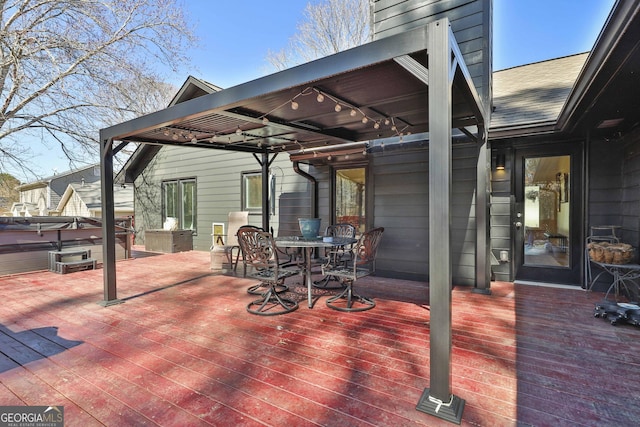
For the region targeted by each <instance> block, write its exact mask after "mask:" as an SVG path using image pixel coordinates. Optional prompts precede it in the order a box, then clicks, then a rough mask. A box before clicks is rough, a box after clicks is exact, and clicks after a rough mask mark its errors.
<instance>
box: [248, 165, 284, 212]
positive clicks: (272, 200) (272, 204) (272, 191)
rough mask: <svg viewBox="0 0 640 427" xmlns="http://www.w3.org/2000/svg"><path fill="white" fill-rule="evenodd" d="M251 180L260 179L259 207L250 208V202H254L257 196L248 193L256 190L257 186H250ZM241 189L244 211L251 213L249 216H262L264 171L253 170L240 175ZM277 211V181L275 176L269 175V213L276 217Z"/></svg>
mask: <svg viewBox="0 0 640 427" xmlns="http://www.w3.org/2000/svg"><path fill="white" fill-rule="evenodd" d="M251 178H254V179H255V178H259V183H260V185H259V186H258V187H257V188H259V192H260V193H259V195H258V197H257V198H258V199H259V200H260V202H259V203H258V205H257V206H255V207H254V206H249V205H248V202H249V200H253V199H255V198H256V196H254V195H251V194H249V193H248V192H249V191H251V190H252V189H254V188H256V187H255V186H251V185H249V184H248V182H249V179H251ZM240 188H241V206H242V211H246V212H249V215H261V214H262V171H261V170H257V171H255V170H252V171H243V172H242V173H241V174H240ZM275 211H276V179H275V175H273V174H271V173H270V174H269V212H270V214H271V215H275Z"/></svg>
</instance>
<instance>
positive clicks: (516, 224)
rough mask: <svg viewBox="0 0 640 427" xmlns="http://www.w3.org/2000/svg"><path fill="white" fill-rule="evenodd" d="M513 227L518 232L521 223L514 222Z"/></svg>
mask: <svg viewBox="0 0 640 427" xmlns="http://www.w3.org/2000/svg"><path fill="white" fill-rule="evenodd" d="M513 225H515V226H516V229H518V230H520V227H522V223H521V222H520V221H518V222H514V223H513Z"/></svg>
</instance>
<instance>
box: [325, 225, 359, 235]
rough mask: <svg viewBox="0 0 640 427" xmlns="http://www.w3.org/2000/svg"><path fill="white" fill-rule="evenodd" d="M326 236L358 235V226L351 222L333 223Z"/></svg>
mask: <svg viewBox="0 0 640 427" xmlns="http://www.w3.org/2000/svg"><path fill="white" fill-rule="evenodd" d="M324 235H325V236H331V237H351V238H354V237H356V227H354V226H353V225H351V224H349V223H342V224H333V225H330V226H328V227H327V229H326V231H325V233H324Z"/></svg>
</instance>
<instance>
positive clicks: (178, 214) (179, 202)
mask: <svg viewBox="0 0 640 427" xmlns="http://www.w3.org/2000/svg"><path fill="white" fill-rule="evenodd" d="M188 184H193V192H192V197H191V198H190V201H191V203H190V204H191V208H190V209H191V217H192V227H190V228H185V220H186V219H185V216H187V209H186V205H185V202H186V199H185V196H186V191H185V188H186V187H187V185H188ZM170 186H175V190H174V191H173V193H174V194H173V197H174V199H173V200H171V202H173V203H172V204H175V206H174V210H175V216H174V218H176V219H177V221H178V227H179V228H180V229H181V230H191V232H192V233H193V234H194V235H197V234H198V182H197V179H196V178H175V179H166V180H163V181H162V182H161V193H162V196H161V197H162V208H161V210H162V212H161V218H162V223H163V224H164V223H165V221H166V220H167V218H168V217H169V216H170V215H168V209H169V202H170V200H169V187H170Z"/></svg>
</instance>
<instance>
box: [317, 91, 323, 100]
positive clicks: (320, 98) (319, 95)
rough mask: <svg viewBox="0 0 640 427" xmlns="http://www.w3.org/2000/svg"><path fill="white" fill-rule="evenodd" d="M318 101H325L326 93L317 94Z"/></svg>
mask: <svg viewBox="0 0 640 427" xmlns="http://www.w3.org/2000/svg"><path fill="white" fill-rule="evenodd" d="M316 101H318V102H324V95H323V94H321V93H320V92H318V96H316Z"/></svg>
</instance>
